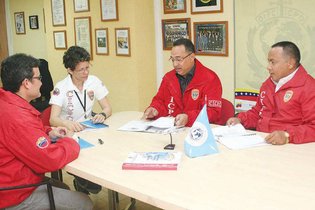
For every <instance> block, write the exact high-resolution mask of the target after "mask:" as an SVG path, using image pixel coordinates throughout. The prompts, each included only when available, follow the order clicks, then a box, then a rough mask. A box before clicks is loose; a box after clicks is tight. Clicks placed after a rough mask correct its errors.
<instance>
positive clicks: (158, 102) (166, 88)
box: [143, 38, 222, 126]
mask: <svg viewBox="0 0 315 210" xmlns="http://www.w3.org/2000/svg"><path fill="white" fill-rule="evenodd" d="M169 60H170V61H172V63H173V66H174V69H173V70H171V71H170V72H168V73H166V75H165V76H164V78H163V80H162V83H161V86H160V88H159V90H158V93H157V94H156V95H155V96H154V98H153V99H152V102H151V104H150V106H149V107H148V108H147V109H146V110H145V112H144V114H143V118H144V119H156V118H159V117H164V116H173V117H175V125H176V126H192V124H193V123H194V121H195V119H196V118H197V116H198V114H199V112H200V110H201V109H202V107H203V106H204V105H205V104H206V105H207V113H208V117H209V121H210V122H211V123H216V122H217V121H218V120H219V118H220V115H221V104H222V101H221V100H222V86H221V82H220V79H219V77H218V76H217V75H216V73H215V72H214V71H212V70H210V69H208V68H207V67H205V66H203V65H202V64H201V63H200V62H199V61H198V60H197V59H196V58H195V46H194V44H193V43H192V42H191V41H190V40H189V39H184V38H182V39H178V40H176V41H175V42H174V43H173V48H172V51H171V57H170V59H169Z"/></svg>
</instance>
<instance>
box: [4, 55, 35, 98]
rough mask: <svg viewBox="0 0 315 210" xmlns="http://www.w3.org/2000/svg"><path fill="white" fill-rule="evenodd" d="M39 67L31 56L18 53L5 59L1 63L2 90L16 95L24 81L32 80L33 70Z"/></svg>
mask: <svg viewBox="0 0 315 210" xmlns="http://www.w3.org/2000/svg"><path fill="white" fill-rule="evenodd" d="M36 67H39V60H37V59H36V58H34V57H33V56H30V55H26V54H23V53H18V54H15V55H12V56H9V57H7V58H6V59H5V60H4V61H2V63H1V81H2V85H3V89H4V90H7V91H10V92H12V93H16V92H18V91H19V89H20V87H21V84H22V82H23V81H24V79H28V80H32V78H33V76H34V72H33V68H36Z"/></svg>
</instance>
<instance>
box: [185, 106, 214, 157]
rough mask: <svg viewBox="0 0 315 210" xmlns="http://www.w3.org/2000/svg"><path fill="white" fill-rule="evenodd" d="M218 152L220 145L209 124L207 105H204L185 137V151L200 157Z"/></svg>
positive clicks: (189, 155)
mask: <svg viewBox="0 0 315 210" xmlns="http://www.w3.org/2000/svg"><path fill="white" fill-rule="evenodd" d="M218 152H219V151H218V146H217V143H216V141H215V138H214V135H213V133H212V130H211V127H210V124H209V119H208V114H207V106H206V105H204V107H203V108H202V110H201V111H200V113H199V115H198V117H197V119H196V121H195V122H194V124H193V125H192V127H191V128H190V130H189V133H188V135H187V136H186V138H185V153H186V155H187V156H188V157H199V156H204V155H211V154H215V153H218Z"/></svg>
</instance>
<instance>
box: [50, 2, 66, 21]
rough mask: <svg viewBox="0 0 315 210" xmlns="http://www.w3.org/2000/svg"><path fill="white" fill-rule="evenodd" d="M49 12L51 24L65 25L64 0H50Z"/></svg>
mask: <svg viewBox="0 0 315 210" xmlns="http://www.w3.org/2000/svg"><path fill="white" fill-rule="evenodd" d="M51 14H52V24H53V26H65V25H66V24H67V23H66V10H65V1H64V0H51Z"/></svg>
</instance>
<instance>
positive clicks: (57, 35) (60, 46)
mask: <svg viewBox="0 0 315 210" xmlns="http://www.w3.org/2000/svg"><path fill="white" fill-rule="evenodd" d="M54 46H55V49H56V50H65V49H67V32H66V31H65V30H63V31H54Z"/></svg>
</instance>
